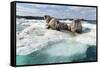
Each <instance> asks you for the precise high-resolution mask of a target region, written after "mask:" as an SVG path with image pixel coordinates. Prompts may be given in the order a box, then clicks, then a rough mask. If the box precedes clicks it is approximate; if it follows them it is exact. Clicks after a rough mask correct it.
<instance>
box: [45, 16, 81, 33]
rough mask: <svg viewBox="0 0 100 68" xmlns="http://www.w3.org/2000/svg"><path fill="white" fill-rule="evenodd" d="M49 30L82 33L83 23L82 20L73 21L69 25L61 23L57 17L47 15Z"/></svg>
mask: <svg viewBox="0 0 100 68" xmlns="http://www.w3.org/2000/svg"><path fill="white" fill-rule="evenodd" d="M44 19H45V20H46V23H47V24H46V25H47V29H49V28H51V29H53V30H58V31H60V30H68V31H70V32H73V33H82V23H81V20H80V19H75V20H73V21H72V22H71V23H70V24H69V25H68V24H67V23H63V22H60V21H59V20H58V19H56V18H55V17H51V16H49V15H45V16H44Z"/></svg>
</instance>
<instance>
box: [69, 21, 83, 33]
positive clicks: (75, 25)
mask: <svg viewBox="0 0 100 68" xmlns="http://www.w3.org/2000/svg"><path fill="white" fill-rule="evenodd" d="M68 30H69V31H71V32H73V33H75V32H76V33H82V23H81V20H80V19H75V20H73V21H72V23H71V24H70V25H69V26H68Z"/></svg>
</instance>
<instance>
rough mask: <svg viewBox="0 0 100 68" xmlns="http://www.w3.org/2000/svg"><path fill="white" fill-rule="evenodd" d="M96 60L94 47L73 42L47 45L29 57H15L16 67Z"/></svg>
mask: <svg viewBox="0 0 100 68" xmlns="http://www.w3.org/2000/svg"><path fill="white" fill-rule="evenodd" d="M89 60H91V61H94V60H96V47H95V46H93V47H92V48H91V47H87V45H85V44H82V43H77V42H74V41H71V42H70V41H69V42H65V41H61V42H59V43H58V42H57V43H55V44H53V45H52V44H51V43H49V45H48V46H47V47H44V48H43V49H41V50H39V51H36V52H33V53H31V54H29V55H17V57H16V64H17V65H31V64H47V63H63V62H66V63H67V62H74V61H76V62H79V61H89Z"/></svg>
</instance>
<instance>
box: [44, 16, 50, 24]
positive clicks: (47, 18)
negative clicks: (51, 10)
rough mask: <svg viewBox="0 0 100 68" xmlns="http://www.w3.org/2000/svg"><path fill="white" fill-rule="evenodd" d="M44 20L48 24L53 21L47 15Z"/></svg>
mask: <svg viewBox="0 0 100 68" xmlns="http://www.w3.org/2000/svg"><path fill="white" fill-rule="evenodd" d="M44 19H45V20H46V23H49V22H50V20H51V17H50V16H49V15H45V16H44Z"/></svg>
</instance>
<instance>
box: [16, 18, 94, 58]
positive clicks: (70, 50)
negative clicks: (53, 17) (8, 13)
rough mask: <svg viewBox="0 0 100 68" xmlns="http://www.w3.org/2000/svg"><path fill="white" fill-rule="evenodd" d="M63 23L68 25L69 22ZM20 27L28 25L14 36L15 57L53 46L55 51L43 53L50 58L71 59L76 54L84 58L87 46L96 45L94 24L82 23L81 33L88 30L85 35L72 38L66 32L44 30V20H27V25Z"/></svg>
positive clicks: (50, 50) (70, 34)
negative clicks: (62, 57) (61, 57)
mask: <svg viewBox="0 0 100 68" xmlns="http://www.w3.org/2000/svg"><path fill="white" fill-rule="evenodd" d="M63 22H65V23H66V22H68V23H70V22H71V21H63ZM21 25H22V26H24V25H26V26H27V25H28V27H27V28H25V29H24V30H22V31H21V32H20V33H19V34H16V36H17V37H16V38H17V45H16V53H17V55H28V54H30V53H33V52H35V51H38V50H41V49H42V48H45V47H47V46H54V47H55V49H48V50H46V52H45V53H47V54H49V55H50V56H62V55H63V56H68V57H70V56H71V57H72V56H75V55H77V54H84V56H85V53H86V50H87V48H88V47H89V46H95V45H96V25H95V24H90V23H87V22H83V23H82V26H83V31H85V30H86V29H87V28H88V29H90V30H89V31H88V32H86V33H82V34H77V35H76V36H73V35H72V33H70V32H68V31H56V30H52V29H46V23H45V21H44V20H27V23H26V22H25V23H22V24H21ZM65 45H66V46H65ZM59 46H60V47H59ZM61 46H65V49H63V48H62V47H61ZM59 50H60V51H59ZM65 50H66V52H65ZM56 51H59V52H56ZM65 53H67V54H65ZM82 56H83V55H82ZM84 56H83V57H84Z"/></svg>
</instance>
